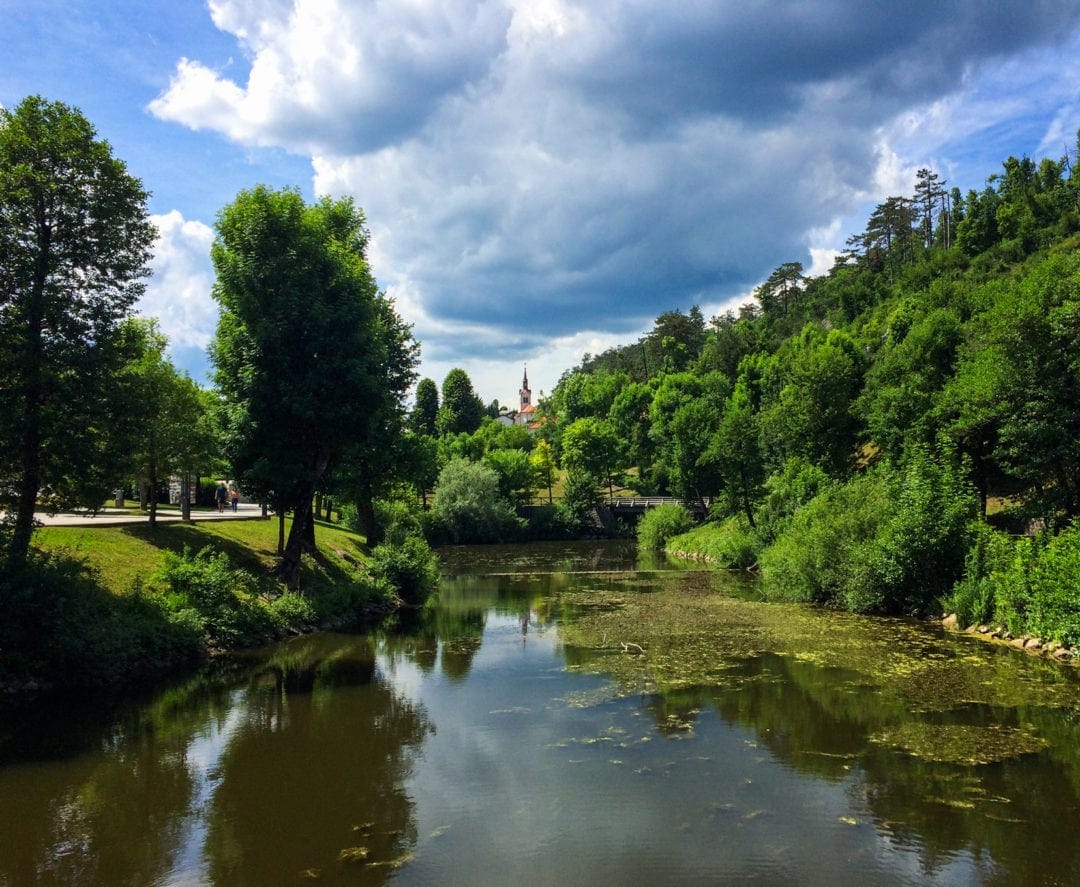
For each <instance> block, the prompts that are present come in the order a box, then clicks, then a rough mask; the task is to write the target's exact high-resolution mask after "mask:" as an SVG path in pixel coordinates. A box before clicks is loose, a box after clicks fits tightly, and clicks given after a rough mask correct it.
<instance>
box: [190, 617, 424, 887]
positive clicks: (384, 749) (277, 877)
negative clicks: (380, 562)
mask: <svg viewBox="0 0 1080 887" xmlns="http://www.w3.org/2000/svg"><path fill="white" fill-rule="evenodd" d="M236 714H237V715H239V718H238V720H237V722H236V723H234V725H233V727H232V730H231V734H230V737H229V741H228V745H227V747H226V749H225V751H224V753H223V754H222V755H221V758H220V761H219V765H218V773H219V774H220V776H219V779H218V784H217V787H216V788H215V790H214V793H213V800H212V802H211V804H210V807H209V810H208V813H207V829H206V838H205V845H204V853H205V855H206V859H207V864H208V869H209V873H210V876H211V879H212V880H213V881H214V882H215V883H239V882H241V881H242V882H244V883H252V884H264V883H279V882H282V881H287V880H289V879H292V878H296V877H297V876H298V874H299V873H300V872H310V873H320V874H329V873H330V872H331V871H334V870H336V869H337V868H339V867H340V866H343V865H349V864H348V863H342V862H339V861H338V857H339V854H340V853H341V852H342V851H343V850H346V849H348V848H351V847H363V848H365V850H366V851H367V854H368V856H367V859H368V864H365V865H362V866H360V867H359V868H358V869H357V871H356V872H355V873H353V874H354V875H355V878H354V880H356V881H357V882H359V883H378V882H381V881H382V880H384V879H385V877H386V876H387V874H388V872H389V871H390V869H388V868H384V867H372V866H371V865H370V863H376V862H377V863H386V862H390V861H393V860H395V859H400V858H401V857H402V856H403V854H405V853H407V851H408V849H409V847H411V846H412V845H413V844H414V843H415V840H416V834H415V824H414V821H413V804H412V801H411V800H410V798H409V797H408V795H407V794H406V792H405V790H404V787H403V782H404V779H405V777H406V776H407V775H408V773H409V770H410V767H411V760H412V756H413V754H414V752H415V751H416V750H417V749H418V748H419V746H420V744H421V742H422V741H423V738H424V736H425V735H426V733H427V732H428V730H429V729H430V725H429V723H428V721H427V717H426V715H425V714H424V712H423V711H422V710H421V709H419V708H417V706H416V705H414V704H413V703H411V702H410V701H408V700H406V699H404V698H402V697H401V696H400V695H399V694H397V693H396V692H395V691H394V690H393V688H392V687H391V686H389V684H387V683H386V682H385V681H384V680H383V679H382V678H381V676H380V674H379V672H378V670H377V669H376V666H375V652H374V647H373V643H372V641H371V640H370V639H367V638H344V637H341V636H330V637H326V636H322V637H313V638H305V639H302V640H301V641H297V642H296V643H294V644H293V645H289V646H287V647H286V648H283V649H282V650H281V652H280V653H279V654H278V655H276V656H274V657H273V658H271V659H270V660H268V661H267V662H266V663H264V664H263V665H262V666H261V667H260V668H258V669H257V670H256V671H255V672H254V673H253V674H252V675H251V677H250V678H249V680H248V683H247V686H246V688H245V690H244V693H243V704H242V706H239V707H238V709H237V711H236Z"/></svg>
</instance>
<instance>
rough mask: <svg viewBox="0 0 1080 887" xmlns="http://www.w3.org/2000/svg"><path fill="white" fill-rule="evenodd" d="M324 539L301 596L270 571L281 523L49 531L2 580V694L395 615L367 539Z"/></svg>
mask: <svg viewBox="0 0 1080 887" xmlns="http://www.w3.org/2000/svg"><path fill="white" fill-rule="evenodd" d="M316 540H317V543H318V550H317V551H316V552H314V553H312V554H309V555H307V556H305V558H304V561H303V567H302V571H301V575H300V581H299V591H300V594H297V593H296V590H295V589H293V590H287V589H285V588H284V587H283V586H282V585H281V584H280V583H279V582H278V580H277V578H276V576H275V575H274V573H273V567H274V564H275V561H276V557H275V552H276V547H277V522H276V521H223V522H210V521H207V522H204V523H195V524H159V525H158V526H157V527H156V529H153V530H151V529H150V527H149V526H146V525H133V526H125V527H102V528H93V529H89V528H81V527H79V528H69V527H52V528H44V529H41V530H39V531H38V532H37V533H36V534H35V537H34V552H33V556H32V558H31V561H30V563H29V564H28V565H27V568H26V569H25V570H23V571H21V572H20V573H18V574H15V573H11V572H8V573H5V574H4V575H3V576H0V607H2V609H3V612H4V619H3V622H2V623H0V687H6V688H8V689H19V688H27V687H29V688H33V687H38V686H96V685H104V684H115V683H125V682H130V681H133V680H140V679H144V678H149V677H152V676H154V675H156V674H160V673H162V672H167V671H171V670H175V669H177V668H180V667H184V666H185V665H187V664H191V663H195V662H198V661H199V660H200V659H202V658H203V657H205V656H206V655H207V654H208V653H209V652H212V651H213V650H215V649H230V648H235V647H243V646H250V645H253V644H260V643H265V642H268V641H271V640H274V639H276V638H279V637H283V636H285V635H288V634H291V633H297V632H302V631H308V630H312V629H314V628H316V627H336V628H344V627H353V626H359V625H362V624H365V623H369V622H371V621H373V620H375V619H377V618H379V617H380V616H382V615H385V614H386V613H387V612H389V611H390V610H391V609H392V608H393V606H394V604H395V601H396V598H395V594H394V590H393V588H392V587H391V586H390V585H389V584H388V583H387V582H386V581H385V580H383V579H377V578H375V577H374V576H373V575H372V570H371V561H370V559H369V557H368V556H367V554H366V553H365V550H364V548H363V542H364V540H363V537H361V536H358V535H357V534H355V533H352V532H350V531H348V530H345V529H342V528H340V527H336V526H330V525H326V524H321V525H319V526H318V528H317V532H316Z"/></svg>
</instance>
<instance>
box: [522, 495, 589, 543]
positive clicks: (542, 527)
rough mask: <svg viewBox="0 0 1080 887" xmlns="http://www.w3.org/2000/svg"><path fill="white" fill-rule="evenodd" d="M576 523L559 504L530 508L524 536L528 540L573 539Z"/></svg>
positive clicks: (565, 508)
mask: <svg viewBox="0 0 1080 887" xmlns="http://www.w3.org/2000/svg"><path fill="white" fill-rule="evenodd" d="M577 532H578V523H577V521H576V520H574V516H573V515H572V514H571V513H570V510H569V509H568V508H567V507H566V506H565V505H564V504H563V503H561V502H557V503H555V504H553V505H537V506H535V507H533V508H530V509H529V511H528V518H527V521H526V525H525V530H524V535H525V537H526V538H528V539H573V538H574V537H575V536H576V535H577Z"/></svg>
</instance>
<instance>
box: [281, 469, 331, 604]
mask: <svg viewBox="0 0 1080 887" xmlns="http://www.w3.org/2000/svg"><path fill="white" fill-rule="evenodd" d="M328 464H330V456H329V454H327V453H319V454H318V455H317V456H316V457H315V461H314V463H313V464H312V466H311V468H310V469H309V471H308V476H307V477H306V478H305V479H304V482H303V484H302V485H301V486H300V488H299V490H298V491H297V492H298V493H299V495H298V496H297V497H296V502H297V505H296V508H295V509H293V522H292V527H290V529H289V539H288V541H287V542H286V543H285V551H284V553H283V554H282V556H281V567H280V569H281V575H282V577H283V578H284V579H285V583H286V585H290V586H293V587H296V586H297V583H298V581H299V579H300V557H301V555H303V553H304V547H305V544H306V543H307V541H308V533H309V530H310V532H311V533H312V537H311V539H312V544H314V531H315V524H314V513H313V511H312V505H313V504H314V500H315V487H316V486H317V485H318V483H319V481H320V480H321V479H322V476H323V474H324V473H325V472H326V466H327V465H328ZM309 524H310V525H311V526H310V528H309V526H308V525H309Z"/></svg>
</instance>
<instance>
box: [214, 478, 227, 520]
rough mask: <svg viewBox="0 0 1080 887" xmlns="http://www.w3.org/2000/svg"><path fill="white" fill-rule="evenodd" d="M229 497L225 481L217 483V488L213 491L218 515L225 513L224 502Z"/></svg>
mask: <svg viewBox="0 0 1080 887" xmlns="http://www.w3.org/2000/svg"><path fill="white" fill-rule="evenodd" d="M228 496H229V491H228V489H227V488H226V487H225V481H221V482H220V483H218V488H217V489H216V490H214V500H215V501H216V502H217V510H218V514H221V513H223V512H224V511H225V500H226V499H227V498H228Z"/></svg>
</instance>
